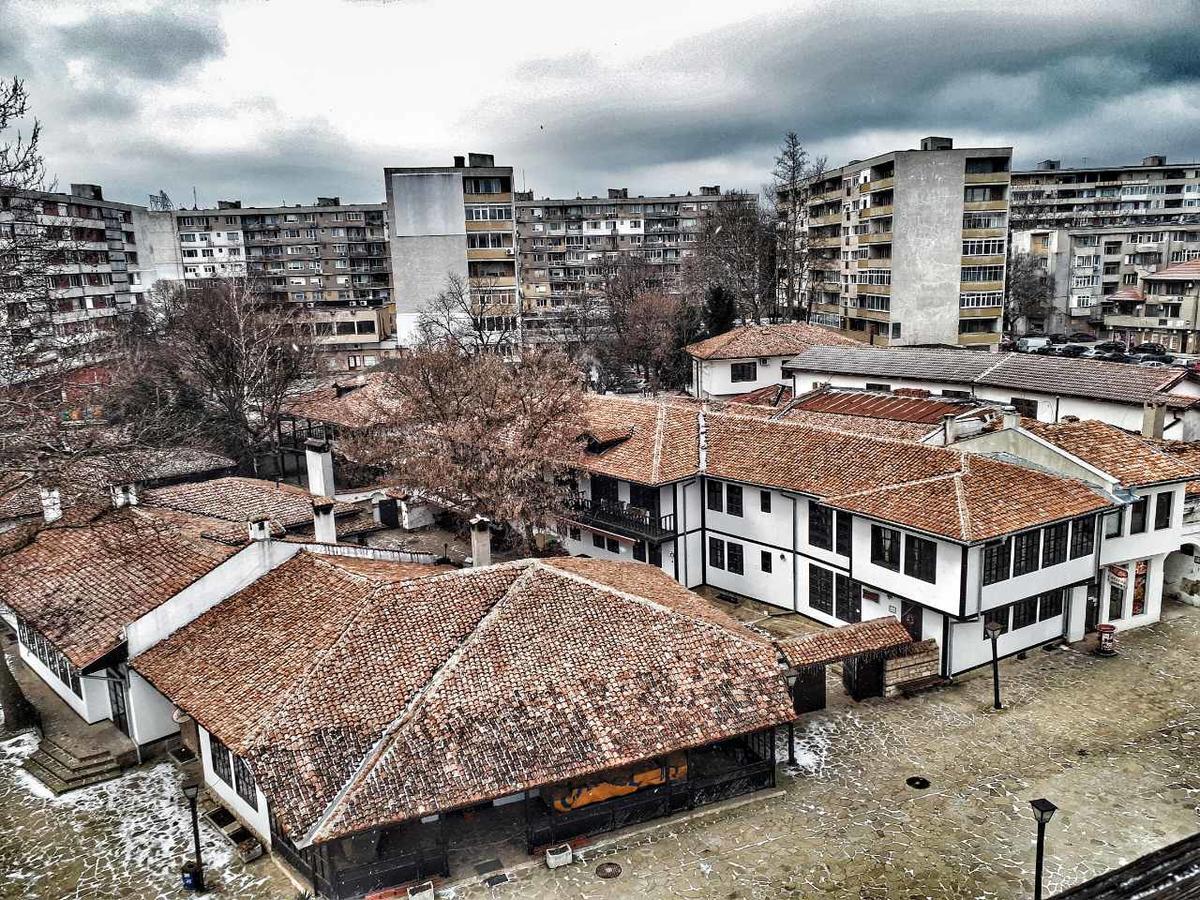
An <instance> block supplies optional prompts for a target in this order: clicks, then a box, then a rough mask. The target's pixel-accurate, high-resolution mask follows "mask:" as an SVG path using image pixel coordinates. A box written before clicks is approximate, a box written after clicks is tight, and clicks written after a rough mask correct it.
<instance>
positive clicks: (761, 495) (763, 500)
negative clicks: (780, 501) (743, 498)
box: [758, 491, 771, 513]
mask: <svg viewBox="0 0 1200 900" xmlns="http://www.w3.org/2000/svg"><path fill="white" fill-rule="evenodd" d="M758 508H759V510H760V511H762V512H765V513H769V512H770V511H771V492H770V491H759V492H758Z"/></svg>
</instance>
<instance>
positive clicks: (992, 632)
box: [983, 622, 1004, 709]
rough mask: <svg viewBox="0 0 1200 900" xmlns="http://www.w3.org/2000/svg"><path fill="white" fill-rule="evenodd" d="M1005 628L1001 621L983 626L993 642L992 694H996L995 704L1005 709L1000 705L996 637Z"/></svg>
mask: <svg viewBox="0 0 1200 900" xmlns="http://www.w3.org/2000/svg"><path fill="white" fill-rule="evenodd" d="M1003 630H1004V626H1003V625H1001V624H1000V623H999V622H987V623H985V624H984V626H983V632H984V634H986V635H987V636H988V638H990V639H991V642H992V694H993V696H994V698H995V699H994V701H993V705H994V706H995V708H996V709H1003V708H1004V707H1003V706H1001V705H1000V657H999V656H998V655H997V652H996V638H998V637H1000V632H1002V631H1003Z"/></svg>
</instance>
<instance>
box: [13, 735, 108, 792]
mask: <svg viewBox="0 0 1200 900" xmlns="http://www.w3.org/2000/svg"><path fill="white" fill-rule="evenodd" d="M21 766H22V768H24V769H25V771H26V772H28V773H29V774H30V775H32V776H33V777H34V778H36V779H37V780H38V781H40V782H42V784H44V785H46V787H48V788H50V790H51V791H53V792H54V793H55V794H65V793H66V792H67V791H74V790H77V789H79V788H82V787H87V786H88V785H91V784H99V783H100V782H102V781H108V780H109V779H112V778H116V777H117V776H118V775H120V774H121V766H120V764H119V763H118V762H117V759H116V757H114V756H113V755H112V753H110V752H108V751H107V750H98V751H95V752H91V753H85V754H84V755H83V756H76V755H75V754H74V753H72V752H71V751H70V750H67V749H66V748H65V747H63V746H62V745H61V744H59V743H56V742H55V741H54V740H53V739H52V738H49V737H43V738H42V740H41V742H40V743H39V744H38V748H37V750H35V751H34V753H33V755H32V756H30V757H28V758H27V759H26V760H25V761H24V762H23V763H22V764H21Z"/></svg>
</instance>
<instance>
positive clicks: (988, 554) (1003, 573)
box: [983, 538, 1012, 584]
mask: <svg viewBox="0 0 1200 900" xmlns="http://www.w3.org/2000/svg"><path fill="white" fill-rule="evenodd" d="M1011 569H1012V543H1011V541H1009V539H1008V538H1005V539H1004V540H1002V541H997V542H996V543H994V544H988V545H987V546H986V547H984V548H983V583H984V584H995V583H996V582H998V581H1005V580H1006V579H1007V578H1008V575H1009V572H1010V571H1011Z"/></svg>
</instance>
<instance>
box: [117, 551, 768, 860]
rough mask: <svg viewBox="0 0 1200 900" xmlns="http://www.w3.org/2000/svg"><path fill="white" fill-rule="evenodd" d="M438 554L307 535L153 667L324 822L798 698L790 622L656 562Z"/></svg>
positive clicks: (676, 734)
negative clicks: (385, 551)
mask: <svg viewBox="0 0 1200 900" xmlns="http://www.w3.org/2000/svg"><path fill="white" fill-rule="evenodd" d="M418 575H419V573H418V572H415V571H412V570H411V567H409V568H407V569H405V570H404V571H401V572H399V573H398V574H397V575H396V576H395V577H393V578H391V579H390V580H386V581H385V580H384V578H385V577H386V576H385V575H383V574H380V573H378V572H367V571H364V570H363V569H362V568H361V567H360V568H359V569H357V570H352V569H351V566H349V565H348V564H347V562H346V561H345V560H343V559H341V558H324V557H319V556H316V555H314V554H309V553H307V552H301V553H300V554H299V555H298V556H296V557H295V558H294V559H292V560H291V561H289V562H287V563H285V564H283V565H282V566H280V567H278V568H277V569H275V570H274V571H273V572H271V573H270V574H269V575H267V576H265V577H264V578H262V579H260V580H259V581H258V582H257V583H255V584H254V585H252V586H250V587H249V588H247V589H246V590H244V591H242V592H241V593H239V594H237V595H235V596H234V597H232V598H230V599H229V600H227V601H225V602H224V603H222V604H220V605H219V606H217V607H215V608H214V609H212V610H210V611H209V612H207V613H205V614H204V615H203V616H201V617H200V618H198V619H197V620H196V621H194V622H193V623H191V624H190V625H188V626H186V627H185V628H183V629H181V630H180V631H179V632H177V633H176V634H175V635H173V636H172V637H171V638H169V639H168V640H166V641H164V642H163V643H161V644H159V645H157V646H155V647H154V648H152V649H150V650H149V651H147V652H146V653H144V654H142V655H141V656H139V657H138V658H137V659H135V660H134V661H133V666H134V668H135V669H136V670H137V671H139V672H140V673H142V674H143V675H144V676H145V677H147V678H148V679H149V680H150V682H151V683H152V684H154V685H155V686H156V687H157V688H158V689H159V690H160V691H162V692H163V693H164V694H166V695H167V696H168V697H170V698H171V699H172V701H173V702H175V703H177V704H178V705H179V706H180V708H182V709H183V710H184V711H186V712H187V713H189V714H191V715H192V716H194V717H195V718H196V720H197V721H198V722H199V723H200V724H201V725H203V726H204V727H205V728H206V729H208V730H210V731H212V732H213V733H214V734H216V735H217V736H218V737H219V738H220V739H221V740H223V741H224V742H225V743H227V744H228V745H229V746H230V747H231V748H232V749H233V750H234V751H235V752H237V753H239V754H241V755H243V756H244V757H245V758H246V759H247V761H248V762H249V764H250V766H251V768H252V769H253V770H254V772H255V775H256V777H257V778H258V780H259V783H260V785H261V786H262V788H263V790H264V791H265V792H266V794H267V795H268V797H269V798H270V799H271V803H272V809H273V811H274V812H275V814H276V816H277V817H278V819H279V821H280V822H281V824H282V826H283V827H284V829H285V830H286V831H287V833H288V834H289V835H290V836H292V837H293V839H296V840H303V839H304V838H305V837H306V835H307V836H309V837H311V838H312V839H313V840H314V841H315V842H322V841H326V840H330V839H333V838H336V837H339V836H342V835H346V834H350V833H353V832H357V831H361V830H364V829H368V828H372V827H377V826H382V825H386V824H389V823H394V822H399V821H404V820H408V819H412V818H415V817H418V816H424V815H428V814H430V813H433V812H435V811H439V810H449V809H454V808H458V807H462V806H466V805H470V804H473V803H477V802H480V801H483V800H487V799H491V798H495V797H500V796H504V795H507V794H511V793H515V792H518V791H521V790H525V789H527V788H530V787H534V786H539V785H544V784H549V783H554V782H559V781H563V780H567V779H570V778H575V777H578V776H582V775H586V774H590V773H594V772H597V771H602V770H605V769H609V768H614V767H618V766H623V765H626V764H629V763H632V762H637V761H641V760H644V759H648V758H652V757H654V756H657V755H660V754H663V753H666V752H668V751H670V750H673V749H677V748H684V747H691V746H699V745H702V744H707V743H710V742H713V741H717V740H722V739H724V738H726V737H731V736H734V735H737V734H740V733H744V732H747V731H753V730H757V729H761V728H765V727H769V726H771V725H775V724H778V723H781V722H783V721H786V720H788V719H789V718H791V716H792V711H791V707H790V703H789V702H788V697H787V693H786V687H785V685H784V683H783V680H782V678H781V676H780V672H779V669H778V666H777V663H776V658H775V650H774V648H773V647H772V646H771V644H770V643H769V641H766V640H765V639H763V638H762V637H760V636H758V635H754V634H752V633H750V632H748V631H747V630H746V629H744V628H743V627H742V626H740V625H738V624H737V623H736V622H734V621H733V620H730V619H727V618H726V617H724V616H723V615H722V614H721V613H719V612H717V611H715V610H711V609H707V608H703V605H702V601H700V600H699V599H698V598H696V597H695V596H694V595H693V594H691V592H689V591H687V590H686V589H685V588H683V587H682V586H680V585H679V584H677V583H676V582H675V581H674V580H672V579H671V578H669V577H668V576H667V575H666V574H665V573H663V572H661V571H659V570H657V569H655V568H652V567H649V566H646V565H643V564H639V563H615V562H601V561H597V560H554V561H533V560H525V561H520V562H516V563H507V564H503V565H498V566H491V567H486V568H481V569H468V570H463V571H456V572H450V573H445V574H434V575H428V576H426V577H418ZM405 579H408V580H405Z"/></svg>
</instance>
